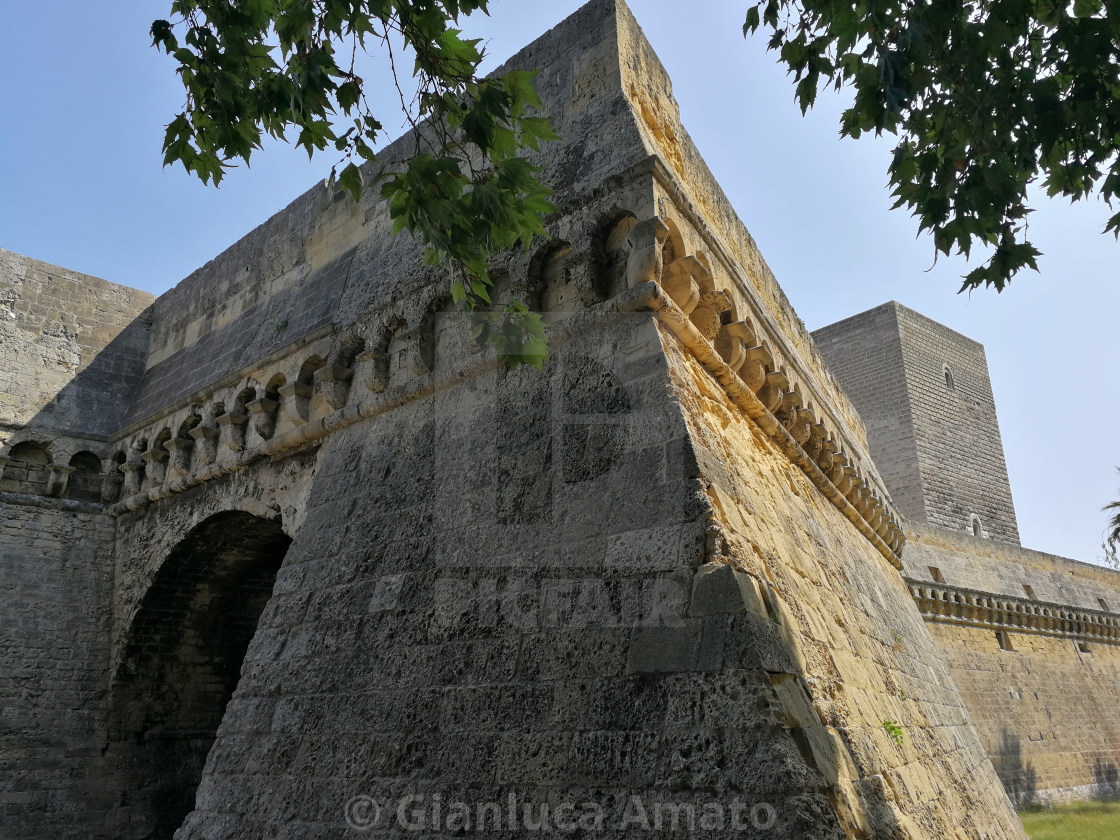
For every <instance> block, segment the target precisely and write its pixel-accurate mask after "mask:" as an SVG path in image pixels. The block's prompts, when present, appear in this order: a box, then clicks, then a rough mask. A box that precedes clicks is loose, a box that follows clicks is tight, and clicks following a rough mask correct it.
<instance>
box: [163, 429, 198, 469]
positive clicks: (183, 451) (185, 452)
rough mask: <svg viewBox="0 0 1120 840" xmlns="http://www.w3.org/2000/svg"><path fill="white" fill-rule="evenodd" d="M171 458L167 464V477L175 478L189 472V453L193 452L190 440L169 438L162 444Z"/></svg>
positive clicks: (192, 444) (191, 440) (192, 442)
mask: <svg viewBox="0 0 1120 840" xmlns="http://www.w3.org/2000/svg"><path fill="white" fill-rule="evenodd" d="M164 447H166V449H167V451H168V452H170V453H171V457H170V458H169V459H168V463H167V475H168V476H170V477H172V478H175V477H178V476H180V475H187V474H188V473H189V472H190V471H191V452H192V450H194V440H193V439H192V438H171V440H169V441H167V443H165V444H164Z"/></svg>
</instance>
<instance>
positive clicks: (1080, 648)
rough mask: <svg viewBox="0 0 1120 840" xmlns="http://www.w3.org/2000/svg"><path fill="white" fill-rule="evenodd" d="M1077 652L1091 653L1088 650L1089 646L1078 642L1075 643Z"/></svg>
mask: <svg viewBox="0 0 1120 840" xmlns="http://www.w3.org/2000/svg"><path fill="white" fill-rule="evenodd" d="M1077 650H1078V652H1079V653H1092V652H1093V651H1092V650H1090V649H1089V645H1088V644H1086V643H1085V642H1078V643H1077Z"/></svg>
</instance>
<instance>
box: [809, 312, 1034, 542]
mask: <svg viewBox="0 0 1120 840" xmlns="http://www.w3.org/2000/svg"><path fill="white" fill-rule="evenodd" d="M814 337H815V339H816V340H817V343H818V345H819V346H820V348H821V352H822V353H823V354H824V355H825V358H827V359H828V363H829V366H830V367H831V368H832V369H833V372H834V373H835V374H836V376H837V378H838V379H839V380H840V382H841V384H842V385H843V386H844V389H845V390H846V391H848V393H849V394H850V395H851V397H852V399H853V400H854V401H855V403H856V405H857V407H858V408H859V411H860V414H861V415H862V416H864V418H865V420H866V421H867V422H868V424H869V425H872V426H874V430H875V431H874V433H873V434H871V435H870V437H871V439H872V443H871V446H872V450H873V455H874V458H875V460H876V462H877V463H879V465H880V467H881V468H883V469H887V470H889V471H890V472H891V481H890V482H888V487H889V488H890V491H891V495H892V497H895V501H896V503H897V504H900V505H904V508H903V513H904V515H905V516H906V517H907V518H908V519H911V520H914V521H916V522H928V523H930V524H934V525H941V526H944V527H946V528H953V529H956V530H959V531H966V532H972V531H973V530H974V529H975V530H976V532H977V533H978V534H979V535H980V536H984V537H989V538H991V539H996V540H1000V541H1002V542H1009V543H1016V544H1017V543H1018V542H1019V528H1018V524H1017V523H1016V521H1015V506H1014V503H1013V502H1012V499H1011V486H1010V481H1009V479H1008V477H1007V463H1006V461H1005V459H1004V454H1003V442H1002V441H1001V439H1000V434H999V421H998V419H997V417H996V407H995V398H994V397H993V396H992V384H991V380H990V379H989V377H988V364H987V361H986V359H985V357H984V348H983V346H981V345H980V344H978V343H977V342H975V341H973V340H971V339H969V338H966V337H965V336H963V335H961V334H960V333H957V332H954V331H953V330H951V329H949V328H948V327H946V326H944V325H942V324H938V323H937V322H936V321H931V320H930V319H929V318H926V317H925V316H923V315H920V314H918V313H917V312H914V311H913V310H911V309H907V308H906V307H904V306H902V305H901V304H898V303H896V302H894V301H892V302H890V303H886V304H883V305H882V306H880V307H876V308H875V309H872V310H869V311H867V312H864V313H862V314H860V315H856V316H853V317H852V318H848V319H846V320H844V321H840V322H838V323H836V324H833V325H831V326H828V327H824V328H822V329H820V330H817V331H816V332H815V333H814Z"/></svg>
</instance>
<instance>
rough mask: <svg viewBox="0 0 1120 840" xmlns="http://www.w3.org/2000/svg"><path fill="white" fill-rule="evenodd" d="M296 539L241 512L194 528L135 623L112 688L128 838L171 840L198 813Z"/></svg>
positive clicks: (114, 745)
mask: <svg viewBox="0 0 1120 840" xmlns="http://www.w3.org/2000/svg"><path fill="white" fill-rule="evenodd" d="M290 543H291V539H290V538H289V537H288V536H287V535H285V534H284V532H283V531H282V530H281V528H280V523H279V521H277V520H268V519H262V518H260V517H257V516H252V515H250V514H247V513H242V512H240V511H233V512H226V513H220V514H216V515H214V516H212V517H210V518H209V519H207V520H205V521H204V522H202V523H201V524H200V525H198V526H196V527H195V528H194V529H192V530H191V531H190V533H188V534H187V536H186V537H185V538H184V539H183V540H182V542H180V543H179V544H178V545H177V546H176V547H175V548H174V549H173V550H172V552H171V554H170V555H169V556H168V558H167V560H166V561H165V562H164V564H163V566H162V567H161V568H160V570H159V572H158V573H157V575H156V577H155V580H154V581H153V582H152V586H151V588H150V589H149V590H148V593H147V595H145V597H144V600H143V602H142V604H141V606H140V610H139V611H138V612H137V615H136V618H135V620H134V621H133V623H132V627H131V630H130V633H129V637H128V640H127V644H126V647H125V650H124V655H123V658H122V660H121V665H120V668H119V669H118V671H117V675H116V679H115V680H114V686H113V701H112V708H111V717H110V745H109V758H110V761H111V762H112V763H113V764H114V765H115V766H116V768H117V769H118V771H119V773H120V781H121V798H120V800H119V801H120V803H121V808H122V809H123V811H124V812H125V813H121V814H119V815H118V816H119V817H120V818H121V819H120V821H119V822H120V824H121V825H122V826H124V825H127V826H128V829H127V830H126V836H127V837H128V838H130V840H170V838H171V837H172V835H173V834H174V833H175V830H176V829H177V828H178V827H179V825H180V824H181V823H182V822H183V820H184V819H185V818H186V815H187V814H188V813H189V812H190V811H191V809H192V808H193V807H194V798H195V791H196V789H197V788H198V784H199V782H200V781H201V779H202V771H203V768H204V766H205V763H206V756H207V754H208V753H209V752H210V747H211V746H212V745H213V743H214V739H215V736H216V734H217V730H218V725H219V724H220V723H221V721H222V716H223V715H224V714H225V709H226V705H227V704H228V703H229V700H230V697H231V696H232V695H233V692H234V689H235V688H236V687H237V682H238V679H239V678H240V674H241V663H242V660H243V659H244V658H245V652H246V650H247V649H248V647H249V642H250V641H251V640H252V638H253V634H254V633H255V632H256V628H257V622H258V620H259V619H260V616H261V613H262V612H263V610H264V607H265V605H266V604H267V603H268V599H269V598H270V597H271V594H272V587H273V584H274V583H275V581H276V573H277V571H279V569H280V564H281V562H282V561H283V559H284V554H285V552H286V551H287V550H288V546H289V544H290Z"/></svg>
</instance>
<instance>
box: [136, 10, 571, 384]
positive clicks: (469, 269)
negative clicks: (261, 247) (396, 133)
mask: <svg viewBox="0 0 1120 840" xmlns="http://www.w3.org/2000/svg"><path fill="white" fill-rule="evenodd" d="M486 10H487V0H242V2H237V3H230V2H228V0H173V2H172V5H171V20H157V21H155V22H154V23H153V24H152V28H151V35H152V40H153V43H154V44H155V45H156V46H157V47H159V48H162V49H163V50H165V51H166V52H167V54H168V55H170V56H171V57H172V58H174V60H175V61H176V63H177V65H178V66H177V68H176V70H177V72H178V74H179V77H180V78H181V80H182V82H183V87H184V89H185V91H186V103H185V105H184V108H183V111H182V113H180V114H178V115H177V116H176V117H175V118H174V119H173V120H172V121H171V123H170V124H169V125H168V126H167V132H166V135H165V138H164V163H165V164H173V163H180V164H182V165H183V166H184V167H185V168H186V170H187V171H188V172H191V173H193V174H195V175H197V176H198V177H199V178H200V179H201V180H202V181H203V182H204V183H208V182H213V183H215V184H217V183H219V182H220V181H221V179H222V176H223V174H224V172H225V171H226V170H227V169H228V168H229V167H230V166H233V165H236V163H237V161H244V162H246V163H247V162H248V161H249V159H250V157H251V156H252V153H253V152H254V151H255V150H257V149H260V148H261V145H262V140H263V138H264V137H265V136H266V135H268V136H271V137H278V138H284V139H289V135H290V134H294V135H295V137H294V142H295V143H297V144H298V145H300V146H302V147H304V148H305V149H306V150H307V153H308V155H309V156H310V155H313V154H315V153H316V152H320V151H324V150H328V149H330V148H333V149H334V150H335V151H336V152H338V153H341V155H342V158H341V160H340V161H339V164H338V165H336V167H335V169H334V170H332V173H331V180H332V183H334V184H336V186H337V188H339V189H345V190H347V191H349V192H350V193H351V194H352V195H353V196H354V197H355V198H357V197H359V196H360V195H361V192H362V190H363V188H364V187H365V186H366V184H365V183H364V177H363V170H362V168H361V167H360V165H359V164H361V163H362V162H363V161H370V162H374V161H377V154H376V153H375V151H374V149H375V148H376V145H377V143H378V141H379V140H380V138H381V132H382V123H381V120H380V119H379V118H378V116H377V115H375V114H374V113H372V112H371V110H370V106H369V103H368V100H367V98H366V84H367V82H366V80H365V79H363V78H362V77H361V76H360V75H358V73H357V72H355V58H356V55H357V52H358V50H365V49H366V48H367V46H368V47H373V46H379V47H380V48H382V49H384V50H386V51H387V52H388V55H389V58H390V60H391V66H392V76H393V77H392V79H386V80H382V83H383V84H393V85H396V87H397V90H398V91H401V107H402V109H403V110H404V112H405V115H406V116H407V118H408V119H409V121H410V122H411V123H412V125H413V126H414V127H416V128H418V129H420V130H418V131H416V132H415V138H416V148H415V150H414V152H413V154H412V155H411V157H410V158H409V159H408V161H407V163H406V164H405V165H404V166H403V167H396V168H392V169H384V170H380V171H379V174H378V182H379V184H378V185H379V187H380V191H381V195H382V197H384V198H385V199H386V200H387V201H388V204H389V212H390V215H391V217H392V219H393V225H394V232H399V231H401V230H405V229H407V230H410V231H411V232H412V233H413V234H415V235H416V236H417V237H418V238H419V239H421V240H422V241H423V242H424V243H425V244H426V245H427V251H426V257H425V259H426V260H427V261H428V262H429V263H432V264H434V263H438V262H441V261H442V262H446V263H449V264H450V265H452V266H453V267H454V269H455V270H456V271H457V272H458V275H459V277H460V279H459V280H457V281H456V282H455V283H454V284H453V286H452V293H453V295H454V297H455V300H456V301H457V302H458V303H459V304H460V305H461V306H463V307H464V308H465V309H468V310H473V309H479V308H483V309H490V308H491V307H492V301H491V298H490V290H491V288H492V284H491V281H490V276H489V273H488V261H489V259H490V257H491V256H492V255H493V254H495V253H497V252H499V251H502V250H505V249H507V248H510V247H513V246H515V245H517V244H519V243H521V244H524V245H526V246H527V245H528V243H529V242H530V241H531V239H532V238H533V236H534V235H537V234H541V235H543V234H544V227H543V224H542V216H543V214H545V213H548V212H549V211H551V210H552V209H553V208H552V206H551V205H550V204H549V202H548V196H549V190H548V189H547V188H546V187H545V186H544V185H543V184H542V183H541V182H540V181H539V180H538V178H537V176H536V170H535V168H534V167H533V166H532V165H531V164H530V163H529V161H528V160H527V159H526V158H525V157H523V156H522V155H521V154H520V153H521V152H522V151H523V150H525V149H532V150H536V149H537V148H538V144H539V143H540V142H542V141H547V140H553V139H556V137H555V134H554V133H553V132H552V129H551V128H550V126H549V123H548V121H547V119H545V118H544V117H543V116H541V115H539V114H537V109H539V107H540V100H539V99H538V98H537V93H536V91H535V89H534V88H533V82H532V73H528V72H525V71H520V70H515V71H512V72H509V73H506V74H504V75H503V76H500V77H489V78H482V77H480V76H479V74H478V68H479V65H480V63H481V62H482V60H483V57H484V52H483V50H482V49H481V48H480V47H479V41H478V40H471V39H467V38H464V37H463V33H462V32H461V30H459V29H458V28H456V25H457V22H458V21H459V19H460V17H462V16H465V15H469V14H471V13H472V12H475V11H481V12H484V13H485V12H486ZM394 48H396V49H403V50H404V51H406V52H408V53H409V54H411V55H412V57H413V71H412V72H413V76H414V77H415V79H416V82H417V85H418V92H417V95H416V97H415V99H414V100H412V102H411V103H410V102H409V101H407V100H406V96H405V94H404V93H403V90H402V88H401V84H400V80H399V78H398V76H397V69H398V58H397V56H396V55H395V54H394ZM475 337H476V339H477V340H478V341H479V342H480V343H488V344H493V345H495V346H497V347H498V350H499V352H500V353H501V355H502V357H503V359H504V361H505V362H506V363H507V364H517V363H532V364H536V365H539V364H541V362H542V361H543V359H544V358H545V352H546V351H545V345H544V325H543V322H542V321H541V319H540V318H539V316H537V315H536V314H534V313H531V312H529V311H528V310H527V309H526V307H525V306H524V305H522V304H521V303H519V302H516V301H514V302H512V303H510V304H508V305H507V306H506V307H505V308H504V309H503V310H502V311H501V312H499V313H498V317H494V318H490V319H481V320H478V321H477V322H476V326H475Z"/></svg>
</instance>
